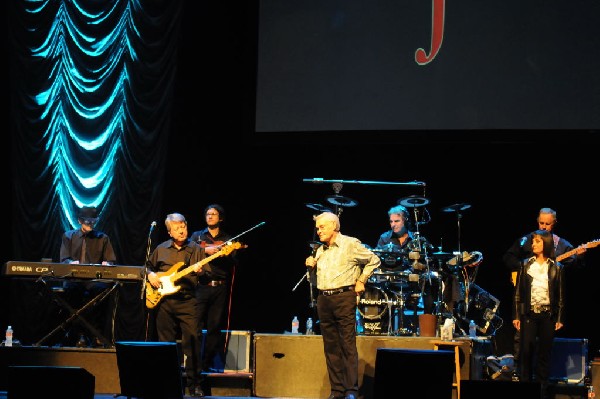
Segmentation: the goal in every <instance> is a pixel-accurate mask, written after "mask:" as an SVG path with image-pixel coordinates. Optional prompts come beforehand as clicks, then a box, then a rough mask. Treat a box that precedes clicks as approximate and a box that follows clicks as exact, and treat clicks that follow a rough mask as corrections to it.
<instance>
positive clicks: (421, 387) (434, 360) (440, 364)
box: [373, 348, 454, 399]
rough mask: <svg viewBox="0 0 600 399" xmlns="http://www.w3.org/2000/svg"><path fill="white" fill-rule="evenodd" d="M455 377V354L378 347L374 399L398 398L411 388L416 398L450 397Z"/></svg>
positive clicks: (444, 351) (445, 351) (450, 352)
mask: <svg viewBox="0 0 600 399" xmlns="http://www.w3.org/2000/svg"><path fill="white" fill-rule="evenodd" d="M424 370H427V372H422V371H424ZM433 376H435V378H432V377H433ZM453 376H454V351H449V350H432V349H396V348H378V349H377V355H376V360H375V384H374V387H373V399H382V398H389V397H394V396H397V395H394V392H396V393H397V394H398V395H399V392H400V390H401V389H402V388H403V387H408V386H410V387H413V388H411V390H412V392H413V393H416V395H415V397H419V398H451V397H452V382H453V379H454V377H453Z"/></svg>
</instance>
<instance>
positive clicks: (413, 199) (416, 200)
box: [398, 195, 429, 208]
mask: <svg viewBox="0 0 600 399" xmlns="http://www.w3.org/2000/svg"><path fill="white" fill-rule="evenodd" d="M427 204H429V200H428V199H427V198H425V197H419V196H418V195H411V196H410V197H406V198H400V199H399V200H398V205H402V206H404V207H407V208H417V207H420V206H425V205H427Z"/></svg>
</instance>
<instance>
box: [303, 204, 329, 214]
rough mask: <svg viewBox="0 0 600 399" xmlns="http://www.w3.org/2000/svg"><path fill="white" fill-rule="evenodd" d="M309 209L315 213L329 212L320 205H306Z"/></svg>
mask: <svg viewBox="0 0 600 399" xmlns="http://www.w3.org/2000/svg"><path fill="white" fill-rule="evenodd" d="M306 206H307V207H309V208H310V209H314V210H315V211H317V212H331V209H329V208H327V207H326V206H325V205H321V204H306Z"/></svg>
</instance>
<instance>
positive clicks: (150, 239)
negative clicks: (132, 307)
mask: <svg viewBox="0 0 600 399" xmlns="http://www.w3.org/2000/svg"><path fill="white" fill-rule="evenodd" d="M155 226H156V222H152V223H151V224H150V231H149V232H148V244H147V246H146V260H145V261H144V267H143V268H142V288H141V292H140V299H142V300H143V299H144V294H145V293H146V277H147V273H148V269H147V267H146V265H147V264H148V259H150V247H151V246H152V231H153V230H154V227H155Z"/></svg>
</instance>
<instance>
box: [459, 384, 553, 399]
mask: <svg viewBox="0 0 600 399" xmlns="http://www.w3.org/2000/svg"><path fill="white" fill-rule="evenodd" d="M540 395H541V387H540V383H539V382H519V381H496V380H464V381H461V385H460V399H482V398H485V399H507V398H539V397H540Z"/></svg>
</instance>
